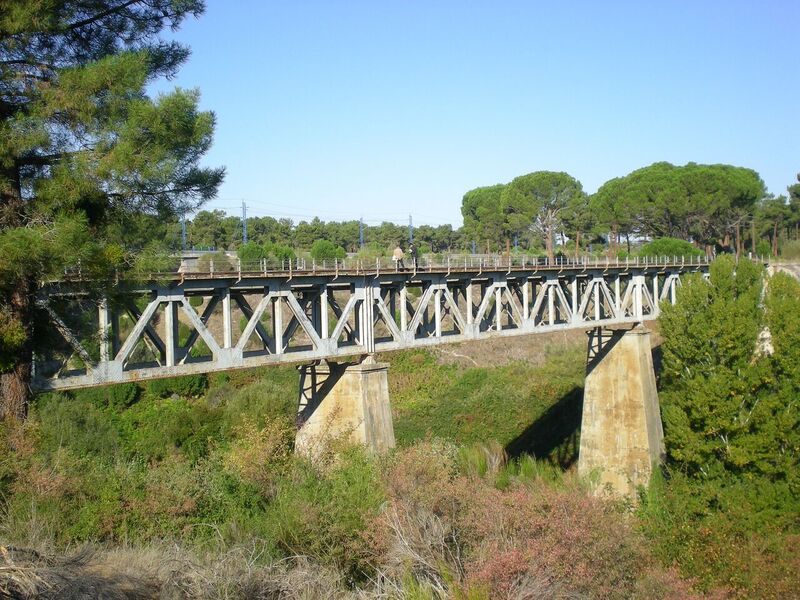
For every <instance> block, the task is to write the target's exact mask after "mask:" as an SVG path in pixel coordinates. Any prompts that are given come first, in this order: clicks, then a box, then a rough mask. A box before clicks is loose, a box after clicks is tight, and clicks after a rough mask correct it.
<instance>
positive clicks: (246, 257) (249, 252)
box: [236, 242, 267, 265]
mask: <svg viewBox="0 0 800 600" xmlns="http://www.w3.org/2000/svg"><path fill="white" fill-rule="evenodd" d="M236 254H237V255H238V257H239V260H241V261H242V264H248V265H250V264H252V263H257V262H259V261H261V259H262V258H267V252H266V251H265V250H264V247H263V246H261V245H259V244H256V243H255V242H247V243H246V244H242V245H241V246H239V249H238V250H237V251H236Z"/></svg>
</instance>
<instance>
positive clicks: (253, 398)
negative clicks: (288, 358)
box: [219, 368, 297, 435]
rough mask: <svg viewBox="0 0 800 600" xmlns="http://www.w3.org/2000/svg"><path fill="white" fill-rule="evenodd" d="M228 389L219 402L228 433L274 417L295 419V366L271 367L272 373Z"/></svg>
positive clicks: (224, 426)
mask: <svg viewBox="0 0 800 600" xmlns="http://www.w3.org/2000/svg"><path fill="white" fill-rule="evenodd" d="M227 390H228V391H229V393H228V394H227V396H226V397H224V398H220V399H219V402H220V404H221V410H222V427H223V431H225V432H226V433H227V434H229V435H230V434H231V433H232V432H233V431H234V430H236V429H237V428H238V427H241V426H243V425H245V424H247V423H253V424H254V425H255V426H257V427H259V428H261V427H264V426H265V425H266V424H267V423H268V422H270V421H273V420H280V421H283V422H285V423H294V419H295V415H296V412H297V371H296V370H295V369H292V368H274V369H270V377H263V378H261V379H257V380H256V381H253V382H252V383H250V384H247V385H244V386H243V387H240V388H239V389H237V390H234V389H233V388H231V387H228V388H227ZM231 392H232V393H231Z"/></svg>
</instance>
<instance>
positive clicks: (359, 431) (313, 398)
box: [295, 358, 395, 457]
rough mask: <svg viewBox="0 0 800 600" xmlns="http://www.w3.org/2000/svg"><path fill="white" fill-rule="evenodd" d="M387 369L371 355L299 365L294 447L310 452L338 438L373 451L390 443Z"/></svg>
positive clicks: (390, 420)
mask: <svg viewBox="0 0 800 600" xmlns="http://www.w3.org/2000/svg"><path fill="white" fill-rule="evenodd" d="M388 369H389V365H388V364H386V363H376V362H374V360H372V359H371V358H367V359H366V360H365V361H364V362H362V363H360V364H343V363H333V362H331V363H326V364H322V365H308V366H303V367H301V369H300V379H301V383H300V409H299V412H298V426H299V429H298V431H297V437H296V439H295V450H296V451H297V452H300V453H302V454H306V455H308V456H311V457H313V456H315V455H318V454H319V453H321V452H323V451H324V449H325V448H326V447H327V445H328V444H329V443H330V442H331V441H333V440H339V439H346V440H349V441H351V442H354V443H359V444H364V445H365V446H366V447H367V449H369V450H370V451H372V452H377V453H380V452H385V451H387V450H389V449H391V448H394V446H395V440H394V426H393V424H392V411H391V406H390V404H389V379H388Z"/></svg>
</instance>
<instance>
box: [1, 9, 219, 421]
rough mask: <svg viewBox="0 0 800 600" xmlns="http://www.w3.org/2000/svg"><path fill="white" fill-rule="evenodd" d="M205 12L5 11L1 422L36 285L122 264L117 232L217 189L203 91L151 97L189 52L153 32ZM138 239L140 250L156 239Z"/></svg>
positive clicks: (14, 402)
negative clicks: (73, 271)
mask: <svg viewBox="0 0 800 600" xmlns="http://www.w3.org/2000/svg"><path fill="white" fill-rule="evenodd" d="M203 8H204V6H203V2H202V1H201V0H182V1H180V2H175V1H174V0H147V2H144V1H140V0H116V1H115V0H55V1H53V0H7V1H6V2H3V4H2V7H1V8H0V130H1V131H2V136H1V137H0V139H1V140H2V142H0V264H2V265H3V267H2V269H0V294H2V300H3V304H4V305H5V306H6V307H7V309H6V310H5V311H4V312H3V315H2V317H0V321H2V323H0V334H2V332H3V331H6V330H9V331H16V332H18V333H19V332H20V331H21V332H22V334H23V335H9V336H5V337H4V339H3V340H2V343H0V351H2V352H3V353H4V358H3V360H2V361H0V362H3V363H6V364H8V363H9V362H10V363H11V366H10V367H9V368H8V369H7V371H8V372H6V373H5V374H3V375H2V381H1V382H0V392H1V393H2V402H1V403H0V416H2V415H4V414H11V415H15V416H22V415H24V411H25V402H26V398H27V391H26V390H27V387H26V386H27V380H28V376H29V374H30V352H31V350H32V341H33V335H34V331H33V328H32V322H33V319H32V310H33V307H32V295H33V293H34V291H35V290H34V287H35V282H36V281H37V280H39V279H41V277H43V276H47V275H48V274H50V273H55V272H58V271H59V270H60V269H61V268H62V266H63V265H64V264H74V263H75V262H76V261H81V262H82V263H83V264H84V265H85V268H86V269H87V270H94V271H95V272H97V273H98V274H102V273H106V272H109V270H110V269H117V268H122V267H125V265H126V263H125V258H126V257H125V252H124V249H123V248H122V247H121V245H120V244H119V240H117V239H115V238H116V235H117V234H118V233H119V232H120V231H124V230H126V229H128V228H129V226H130V225H131V224H133V225H139V224H141V222H142V219H146V218H147V216H148V215H150V216H151V217H156V218H158V219H160V220H164V219H165V218H168V217H171V216H174V215H176V214H179V213H183V212H186V211H189V210H193V209H195V208H196V207H197V206H199V205H200V204H202V202H204V201H205V200H207V199H209V198H211V197H213V196H214V195H215V193H216V190H217V188H218V186H219V184H220V182H221V181H222V178H223V175H224V171H223V169H222V168H203V167H200V166H199V160H200V158H201V157H202V155H203V154H204V153H205V152H206V151H207V150H208V148H209V147H210V145H211V141H212V135H213V130H214V115H213V114H212V113H211V112H207V111H201V110H199V108H198V97H199V94H198V92H197V91H196V90H181V89H176V90H175V91H174V92H172V93H168V94H162V95H159V96H157V97H155V98H151V97H149V96H148V95H147V93H146V87H147V85H148V84H150V83H151V82H153V81H154V80H156V79H158V78H163V77H171V76H173V75H175V73H176V72H177V69H178V67H179V66H180V65H181V63H183V62H184V61H185V60H186V58H187V57H188V55H189V51H188V49H187V48H185V47H183V46H181V45H180V44H178V43H177V42H168V41H165V40H163V39H161V38H160V37H159V33H160V32H161V31H162V30H163V29H164V28H166V27H169V28H172V29H175V28H177V27H178V26H179V25H180V24H181V23H182V22H183V20H184V19H185V18H187V17H190V16H198V15H200V14H201V13H202V11H203ZM139 231H140V234H141V236H142V237H140V238H139V240H138V243H139V244H140V245H142V244H145V243H146V242H147V240H148V237H149V239H150V240H154V239H156V238H155V236H156V235H157V234H158V230H155V231H152V230H150V229H148V228H147V227H142V228H140V229H139ZM148 232H150V235H149V236H148ZM143 238H144V239H143ZM11 355H13V356H15V357H16V358H15V360H11V361H9V360H8V357H9V356H11Z"/></svg>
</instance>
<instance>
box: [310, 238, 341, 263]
mask: <svg viewBox="0 0 800 600" xmlns="http://www.w3.org/2000/svg"><path fill="white" fill-rule="evenodd" d="M346 256H347V252H345V250H344V248H342V247H341V246H335V245H334V244H333V243H332V242H329V241H328V240H316V241H315V242H314V244H313V245H312V246H311V258H313V259H314V260H333V259H340V260H341V259H343V258H344V257H346Z"/></svg>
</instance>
